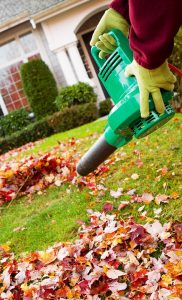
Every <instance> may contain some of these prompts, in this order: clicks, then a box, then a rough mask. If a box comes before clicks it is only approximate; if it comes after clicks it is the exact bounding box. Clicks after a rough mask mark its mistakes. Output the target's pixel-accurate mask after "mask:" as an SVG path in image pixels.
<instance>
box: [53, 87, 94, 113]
mask: <svg viewBox="0 0 182 300" xmlns="http://www.w3.org/2000/svg"><path fill="white" fill-rule="evenodd" d="M96 100H97V95H96V94H95V92H94V90H93V87H91V86H90V85H89V84H87V83H84V82H79V83H77V84H74V85H71V86H66V87H64V88H62V89H61V90H60V92H59V95H58V96H57V98H56V101H55V102H56V105H57V107H58V109H59V110H61V109H63V108H65V107H71V106H73V105H79V104H85V103H93V102H96Z"/></svg>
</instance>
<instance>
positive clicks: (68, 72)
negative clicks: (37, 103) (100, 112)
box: [0, 0, 110, 115]
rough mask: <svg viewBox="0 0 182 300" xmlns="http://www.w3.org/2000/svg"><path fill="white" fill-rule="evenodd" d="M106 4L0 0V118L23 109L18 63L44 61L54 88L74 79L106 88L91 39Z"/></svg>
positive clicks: (82, 0)
mask: <svg viewBox="0 0 182 300" xmlns="http://www.w3.org/2000/svg"><path fill="white" fill-rule="evenodd" d="M109 2H110V1H108V0H99V1H98V0H41V1H36V0H30V1H27V0H6V1H5V0H0V115H6V114H8V113H9V112H10V111H12V110H15V109H19V108H21V107H27V106H28V102H27V99H26V96H25V94H24V92H23V89H22V83H21V79H20V65H21V64H22V63H25V62H27V61H30V60H32V59H35V58H41V59H43V60H44V61H45V62H46V63H47V65H48V66H49V68H50V69H51V71H52V72H53V74H54V77H55V79H56V81H57V84H58V86H60V87H61V86H65V85H72V84H75V83H77V82H78V81H83V82H87V83H89V84H90V85H92V86H93V87H94V88H95V90H96V92H97V94H98V96H99V99H101V100H102V99H104V98H105V96H104V90H103V88H102V87H101V84H100V82H99V80H98V78H97V66H96V64H95V62H94V61H93V59H92V57H91V55H90V45H89V41H90V39H91V36H92V33H93V30H94V28H95V27H96V25H97V24H98V22H99V20H100V18H101V16H102V15H103V13H104V11H105V9H106V8H107V7H108V4H109Z"/></svg>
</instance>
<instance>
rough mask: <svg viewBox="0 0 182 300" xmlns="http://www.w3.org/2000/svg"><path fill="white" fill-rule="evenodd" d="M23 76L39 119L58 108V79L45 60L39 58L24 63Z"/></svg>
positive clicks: (27, 92) (24, 84) (26, 90)
mask: <svg viewBox="0 0 182 300" xmlns="http://www.w3.org/2000/svg"><path fill="white" fill-rule="evenodd" d="M21 78H22V84H23V89H24V92H25V94H26V96H27V99H28V101H29V103H30V106H31V108H32V110H33V112H34V113H35V116H36V118H37V119H41V118H43V117H45V116H47V115H51V114H52V113H54V112H55V111H56V110H57V108H56V105H55V98H56V97H57V95H58V90H57V86H56V81H55V79H54V77H53V75H52V73H51V71H50V70H49V68H48V66H47V65H46V64H45V62H44V61H42V60H41V59H38V60H32V61H30V62H28V63H25V64H22V65H21Z"/></svg>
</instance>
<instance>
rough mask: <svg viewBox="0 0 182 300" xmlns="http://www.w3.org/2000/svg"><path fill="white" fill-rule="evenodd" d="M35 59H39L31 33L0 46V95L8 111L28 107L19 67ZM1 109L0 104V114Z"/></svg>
mask: <svg viewBox="0 0 182 300" xmlns="http://www.w3.org/2000/svg"><path fill="white" fill-rule="evenodd" d="M35 58H40V54H39V51H38V47H37V45H36V41H35V39H34V35H33V33H32V32H28V33H26V34H24V35H21V36H17V37H16V38H15V39H14V40H11V41H9V42H8V43H6V44H3V45H0V95H1V97H2V98H3V103H4V105H5V108H7V110H8V111H12V110H14V109H19V108H21V107H27V106H28V102H27V99H26V97H25V94H24V92H23V88H22V82H21V78H20V66H21V64H23V63H25V62H27V61H29V60H32V59H35ZM1 109H2V111H4V110H5V109H4V107H3V108H2V105H1V102H0V114H1Z"/></svg>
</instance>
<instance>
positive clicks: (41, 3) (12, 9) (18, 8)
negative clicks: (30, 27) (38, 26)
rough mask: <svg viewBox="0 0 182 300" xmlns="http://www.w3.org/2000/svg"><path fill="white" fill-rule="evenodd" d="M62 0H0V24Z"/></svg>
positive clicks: (38, 10) (31, 13) (41, 9)
mask: <svg viewBox="0 0 182 300" xmlns="http://www.w3.org/2000/svg"><path fill="white" fill-rule="evenodd" d="M63 1H64V0H0V24H2V23H4V22H6V21H9V20H10V19H11V18H14V17H16V16H19V15H23V14H26V15H29V16H31V15H34V14H36V13H38V12H40V11H43V10H45V9H47V8H49V7H52V6H54V5H56V4H58V3H60V2H63Z"/></svg>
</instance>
